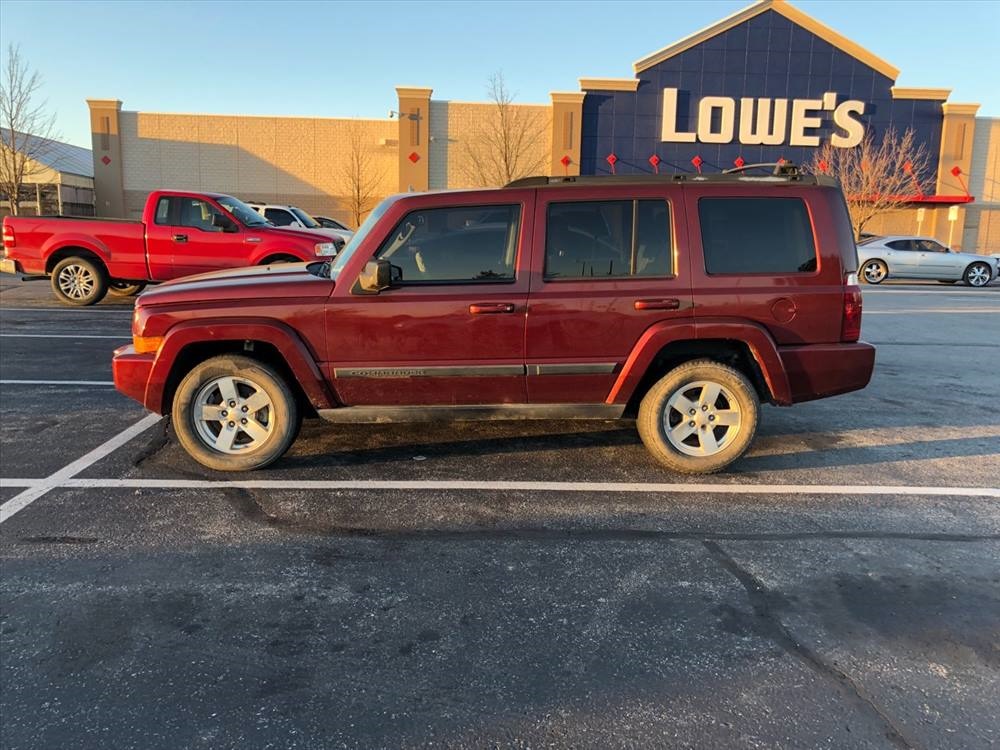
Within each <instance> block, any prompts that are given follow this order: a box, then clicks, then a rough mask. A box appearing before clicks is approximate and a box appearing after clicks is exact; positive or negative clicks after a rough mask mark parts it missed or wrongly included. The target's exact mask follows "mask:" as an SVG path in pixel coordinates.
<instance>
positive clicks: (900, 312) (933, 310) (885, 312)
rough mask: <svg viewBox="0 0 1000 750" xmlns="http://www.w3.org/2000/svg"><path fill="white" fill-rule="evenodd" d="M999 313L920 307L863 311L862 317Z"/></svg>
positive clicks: (996, 309) (997, 309) (999, 309)
mask: <svg viewBox="0 0 1000 750" xmlns="http://www.w3.org/2000/svg"><path fill="white" fill-rule="evenodd" d="M995 312H1000V307H968V308H959V307H921V308H915V309H912V310H865V311H864V313H863V314H864V315H913V314H914V313H918V314H919V313H944V314H945V315H951V314H959V315H982V314H983V313H995Z"/></svg>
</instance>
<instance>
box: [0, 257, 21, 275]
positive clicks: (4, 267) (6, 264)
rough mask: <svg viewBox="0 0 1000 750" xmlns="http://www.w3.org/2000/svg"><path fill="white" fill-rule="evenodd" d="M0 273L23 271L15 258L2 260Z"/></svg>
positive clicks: (0, 261)
mask: <svg viewBox="0 0 1000 750" xmlns="http://www.w3.org/2000/svg"><path fill="white" fill-rule="evenodd" d="M0 273H23V271H22V270H21V267H20V266H18V264H17V261H16V260H14V259H13V258H4V259H3V260H0Z"/></svg>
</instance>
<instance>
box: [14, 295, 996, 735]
mask: <svg viewBox="0 0 1000 750" xmlns="http://www.w3.org/2000/svg"><path fill="white" fill-rule="evenodd" d="M130 306H131V300H109V301H108V302H105V303H102V304H101V305H99V306H97V307H95V308H88V309H82V310H80V309H69V308H65V307H61V306H58V305H57V304H56V303H54V302H53V301H52V300H51V299H50V296H49V290H48V287H47V285H45V284H43V283H25V284H21V283H18V282H17V281H15V280H13V279H11V278H10V277H5V278H4V279H3V280H2V281H0V459H2V461H0V463H2V467H0V501H2V502H3V503H4V505H3V506H2V507H0V564H2V575H0V605H2V606H0V637H2V652H0V653H2V665H0V667H2V672H0V674H2V689H0V690H2V692H0V716H2V717H3V719H2V723H0V745H2V746H3V747H4V748H11V749H13V748H56V747H67V748H68V747H114V748H142V749H144V750H145V749H151V748H186V747H208V748H229V747H233V748H235V747H239V748H268V747H274V748H332V747H358V748H374V747H423V746H438V747H456V748H466V747H550V746H552V747H581V748H590V747H593V748H607V747H636V748H638V747H642V748H646V747H659V746H670V747H692V746H699V747H787V748H793V747H810V748H812V747H873V748H878V747H913V748H980V747H981V748H986V747H994V746H997V745H1000V712H998V711H997V696H998V695H1000V490H998V489H997V488H998V487H1000V287H998V286H997V285H996V284H994V285H993V286H991V287H990V288H988V289H983V290H974V289H968V288H964V287H945V286H941V285H887V286H884V287H879V288H878V289H873V288H871V287H866V288H865V319H864V334H863V335H864V338H865V339H866V340H868V341H871V342H873V343H875V344H876V345H877V346H878V359H877V364H876V371H875V376H874V379H873V382H872V384H871V385H870V386H869V387H868V388H867V389H866V390H864V391H862V392H859V393H855V394H848V395H845V396H840V397H837V398H833V399H828V400H825V401H818V402H814V403H809V404H803V405H800V406H797V407H795V408H792V409H778V408H773V407H767V408H766V410H765V413H764V417H763V424H762V426H761V431H760V434H759V437H758V439H757V442H756V445H755V447H754V448H753V449H752V450H751V452H750V453H749V454H748V455H747V456H746V457H744V459H742V460H741V461H740V462H739V463H738V464H736V465H735V468H734V469H733V470H732V471H730V472H728V473H725V474H722V475H718V476H714V477H709V478H696V479H691V478H685V477H680V476H677V475H672V474H670V473H669V472H666V471H664V470H661V469H659V468H658V467H657V466H656V465H654V464H653V463H652V462H651V460H650V459H649V457H648V456H647V454H646V452H645V450H644V449H643V447H642V445H641V444H640V442H639V439H638V437H637V435H636V433H635V430H634V428H633V427H632V426H631V425H630V424H627V423H626V424H619V423H603V422H602V423H593V424H587V423H583V424H581V423H567V422H540V423H535V424H522V423H514V424H460V425H450V426H441V427H438V426H435V427H427V426H414V427H394V428H386V427H374V426H373V427H368V426H365V427H356V426H351V427H347V426H333V425H325V424H321V423H316V424H311V423H307V424H306V425H305V426H304V428H303V430H302V434H301V436H300V438H299V441H298V442H297V443H296V445H295V446H294V447H293V449H292V451H291V452H290V453H289V455H288V456H287V457H286V458H285V459H284V460H282V461H281V462H279V463H278V464H277V465H276V466H275V467H273V468H272V469H269V470H266V471H264V472H257V473H254V474H249V475H224V474H216V473H213V472H210V471H207V470H205V469H202V468H200V467H199V466H197V465H196V464H195V463H194V462H193V461H192V460H190V459H189V458H188V457H187V456H186V454H185V453H184V452H183V451H182V450H181V449H180V448H179V446H178V445H176V443H175V442H174V440H173V438H172V436H171V434H170V429H169V425H168V423H167V421H166V420H156V419H154V418H151V417H147V416H146V415H145V413H144V412H143V410H142V409H141V407H139V406H138V405H137V404H134V403H133V402H131V401H128V400H127V399H125V398H124V397H122V396H119V395H118V394H117V393H116V392H115V391H114V389H113V388H111V387H110V386H109V384H108V381H110V376H111V373H110V352H111V350H112V349H114V348H115V347H116V346H118V345H120V344H122V343H125V342H126V341H127V340H128V337H129V320H130Z"/></svg>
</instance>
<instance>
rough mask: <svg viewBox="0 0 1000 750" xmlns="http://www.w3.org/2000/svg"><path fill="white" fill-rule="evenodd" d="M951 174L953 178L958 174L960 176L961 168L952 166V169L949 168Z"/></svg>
mask: <svg viewBox="0 0 1000 750" xmlns="http://www.w3.org/2000/svg"><path fill="white" fill-rule="evenodd" d="M951 173H952V175H954V176H955V177H958V176H959V175H960V174H962V168H961V167H958V166H954V167H952V168H951Z"/></svg>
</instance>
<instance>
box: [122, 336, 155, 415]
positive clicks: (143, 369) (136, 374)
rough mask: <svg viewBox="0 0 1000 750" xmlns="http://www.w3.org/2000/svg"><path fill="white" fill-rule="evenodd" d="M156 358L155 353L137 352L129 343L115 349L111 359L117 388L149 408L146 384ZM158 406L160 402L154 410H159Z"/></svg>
mask: <svg viewBox="0 0 1000 750" xmlns="http://www.w3.org/2000/svg"><path fill="white" fill-rule="evenodd" d="M154 358H155V355H153V354H137V353H136V351H135V347H134V346H132V345H131V344H128V345H126V346H121V347H119V348H117V349H115V353H114V357H113V358H112V360H111V372H112V375H113V377H114V381H115V388H117V389H118V390H119V391H120V392H122V393H124V394H125V395H126V396H128V397H129V398H132V399H135V400H136V401H138V402H139V403H140V404H142V405H143V406H145V407H147V408H149V405H148V404H147V403H146V386H147V385H148V383H149V374H150V372H152V370H153V360H154ZM158 407H159V404H156V405H155V406H154V408H153V411H158Z"/></svg>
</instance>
